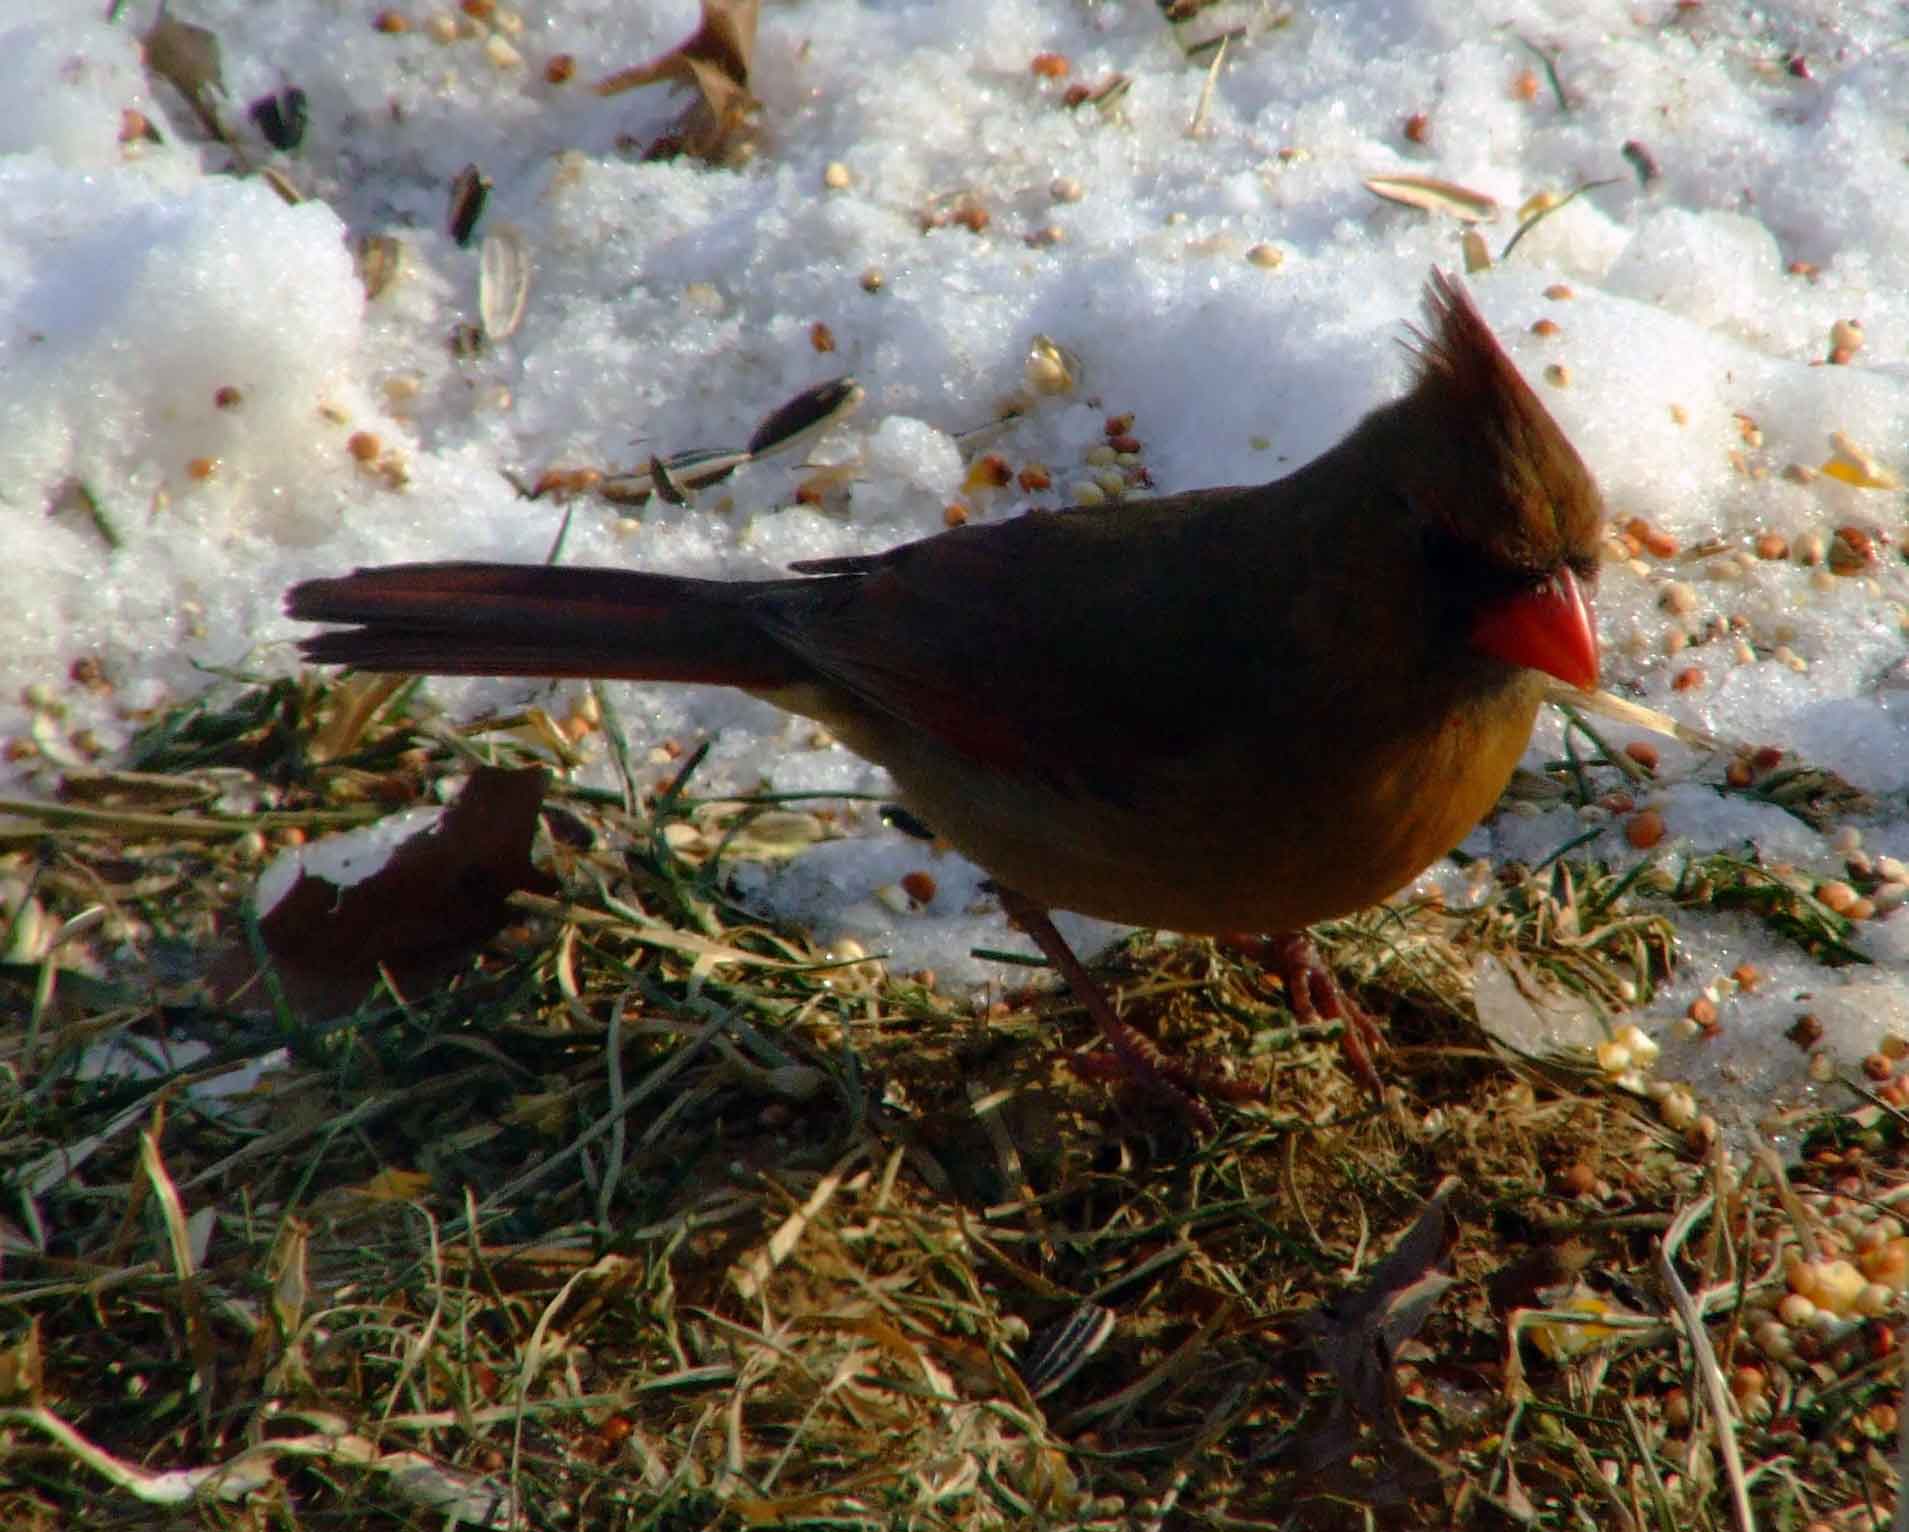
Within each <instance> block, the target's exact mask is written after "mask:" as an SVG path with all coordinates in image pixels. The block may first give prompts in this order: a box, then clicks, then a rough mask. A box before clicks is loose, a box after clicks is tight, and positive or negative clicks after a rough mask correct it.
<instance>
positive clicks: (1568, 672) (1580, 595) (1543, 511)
mask: <svg viewBox="0 0 1909 1532" xmlns="http://www.w3.org/2000/svg"><path fill="white" fill-rule="evenodd" d="M1425 311H1426V318H1427V321H1428V324H1427V328H1426V329H1425V330H1424V331H1423V332H1415V334H1414V337H1413V340H1412V343H1411V346H1412V351H1413V353H1414V356H1415V357H1416V360H1417V363H1418V376H1417V380H1416V383H1415V385H1414V387H1413V389H1412V392H1411V393H1410V394H1408V395H1407V396H1406V398H1405V399H1404V400H1402V401H1401V402H1400V412H1401V419H1402V421H1403V422H1404V425H1405V428H1406V431H1407V433H1408V434H1407V443H1408V449H1407V452H1406V458H1407V461H1406V464H1405V465H1404V469H1403V473H1404V482H1403V484H1402V486H1401V487H1402V489H1403V492H1404V493H1405V495H1406V498H1407V499H1408V500H1409V501H1410V503H1411V506H1412V509H1413V512H1414V515H1415V517H1416V518H1417V519H1418V520H1419V521H1420V523H1421V525H1422V528H1423V536H1424V539H1425V552H1426V556H1427V558H1428V560H1429V562H1430V563H1431V565H1432V567H1433V570H1434V572H1435V573H1436V575H1437V577H1438V584H1439V587H1440V589H1441V591H1442V592H1443V593H1444V596H1445V598H1446V603H1447V610H1448V611H1450V612H1452V613H1453V614H1454V621H1456V622H1459V623H1461V624H1462V625H1463V627H1464V631H1465V636H1466V638H1467V640H1468V641H1469V643H1470V645H1471V647H1472V648H1473V649H1474V650H1476V651H1477V652H1478V653H1480V654H1481V655H1483V656H1486V657H1487V658H1488V659H1491V660H1496V661H1500V662H1502V663H1503V664H1506V665H1509V666H1514V667H1522V668H1527V669H1531V670H1539V671H1543V672H1545V673H1546V674H1548V675H1552V676H1555V677H1557V678H1558V679H1559V680H1560V681H1564V682H1566V683H1567V684H1569V685H1571V686H1577V687H1581V688H1583V689H1585V690H1590V689H1592V688H1594V687H1595V686H1596V685H1597V683H1598V645H1597V629H1596V624H1595V620H1594V618H1593V615H1592V611H1591V606H1590V597H1591V593H1592V591H1593V589H1594V588H1595V586H1596V583H1597V571H1598V543H1599V536H1600V528H1601V526H1602V523H1603V520H1604V505H1603V500H1602V499H1601V497H1600V496H1599V494H1598V490H1597V485H1596V483H1595V482H1594V481H1593V479H1592V478H1591V474H1590V470H1589V469H1587V468H1586V467H1585V466H1584V462H1583V460H1582V459H1581V458H1579V456H1578V454H1577V451H1576V449H1575V448H1573V447H1572V445H1571V443H1570V442H1569V441H1568V440H1567V439H1566V437H1565V435H1564V432H1563V431H1561V430H1560V429H1559V428H1558V424H1557V422H1556V421H1555V420H1553V419H1552V418H1551V415H1550V412H1549V411H1547V410H1546V409H1545V407H1544V405H1543V404H1542V403H1541V402H1540V401H1539V399H1538V396H1537V395H1536V394H1535V393H1533V392H1532V390H1531V387H1530V385H1529V384H1527V383H1526V382H1525V380H1524V379H1523V378H1522V377H1521V376H1520V375H1519V373H1518V369H1517V368H1516V367H1514V366H1513V365H1512V363H1511V358H1510V357H1508V356H1506V355H1505V353H1504V350H1503V348H1501V347H1500V346H1499V344H1498V341H1497V339H1496V337H1494V336H1493V335H1492V333H1491V328H1490V326H1488V325H1487V324H1486V323H1485V320H1484V317H1483V316H1482V315H1481V314H1480V313H1479V312H1478V310H1477V308H1476V307H1475V306H1474V305H1473V303H1472V301H1471V297H1470V295H1469V294H1467V293H1466V291H1465V289H1464V287H1463V286H1462V285H1460V283H1459V282H1457V281H1456V280H1455V279H1454V278H1452V277H1449V276H1447V275H1446V274H1445V273H1444V272H1441V271H1436V270H1435V271H1434V272H1433V273H1432V277H1431V281H1430V282H1429V283H1428V284H1427V286H1426V292H1425Z"/></svg>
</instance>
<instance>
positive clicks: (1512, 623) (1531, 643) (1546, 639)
mask: <svg viewBox="0 0 1909 1532" xmlns="http://www.w3.org/2000/svg"><path fill="white" fill-rule="evenodd" d="M1472 643H1473V644H1474V645H1475V646H1476V647H1478V648H1479V649H1481V650H1483V651H1484V652H1485V653H1486V654H1489V655H1490V656H1492V658H1494V659H1499V660H1503V661H1504V662H1505V663H1506V664H1507V665H1521V666H1523V667H1524V668H1526V669H1527V670H1542V671H1543V672H1544V673H1545V674H1546V675H1550V676H1556V677H1557V678H1558V679H1559V680H1560V681H1563V682H1564V683H1566V684H1567V685H1569V686H1576V687H1579V688H1581V689H1582V690H1584V691H1587V692H1588V691H1592V690H1594V689H1595V688H1596V686H1597V674H1598V667H1597V629H1596V627H1595V626H1594V625H1593V623H1592V621H1591V608H1590V607H1589V606H1588V605H1587V604H1586V602H1585V600H1584V591H1583V590H1582V588H1580V586H1579V585H1578V582H1577V579H1576V577H1575V576H1573V575H1572V573H1571V571H1570V570H1568V569H1561V570H1559V571H1558V574H1557V577H1556V578H1555V579H1552V580H1550V581H1549V582H1547V583H1546V584H1545V585H1543V586H1541V587H1539V588H1538V589H1537V590H1533V591H1524V592H1522V593H1520V594H1518V595H1516V596H1507V597H1505V598H1504V599H1503V600H1500V601H1494V602H1493V603H1492V604H1491V605H1490V606H1488V607H1486V608H1485V609H1484V610H1483V611H1482V612H1480V613H1479V614H1478V618H1477V620H1476V621H1475V622H1474V623H1473V624H1472Z"/></svg>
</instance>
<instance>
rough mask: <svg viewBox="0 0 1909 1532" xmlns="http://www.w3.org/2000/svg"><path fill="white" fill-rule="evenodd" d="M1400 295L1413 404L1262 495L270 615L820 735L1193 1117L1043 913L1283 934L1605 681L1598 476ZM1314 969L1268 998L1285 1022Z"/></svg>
mask: <svg viewBox="0 0 1909 1532" xmlns="http://www.w3.org/2000/svg"><path fill="white" fill-rule="evenodd" d="M1425 308H1426V315H1427V318H1428V321H1429V324H1428V327H1427V329H1426V331H1425V332H1423V333H1415V334H1414V336H1413V339H1412V341H1411V343H1410V346H1411V349H1412V351H1413V353H1414V356H1415V360H1416V375H1415V377H1414V380H1413V383H1412V387H1411V389H1410V391H1409V392H1408V393H1406V394H1405V395H1404V397H1403V398H1400V399H1397V400H1395V401H1394V402H1392V403H1390V404H1387V405H1384V406H1382V407H1381V408H1379V409H1376V410H1374V411H1373V412H1372V413H1371V414H1370V415H1368V416H1366V418H1365V419H1364V420H1363V421H1361V422H1360V423H1359V425H1358V426H1357V427H1356V428H1355V429H1354V430H1353V431H1352V433H1351V434H1350V435H1349V436H1347V437H1346V438H1345V439H1344V440H1343V441H1341V442H1340V443H1339V444H1338V445H1337V446H1335V447H1333V448H1332V449H1331V450H1330V451H1328V452H1326V453H1325V454H1324V455H1323V456H1321V457H1319V458H1317V459H1315V460H1314V461H1313V462H1311V463H1309V464H1307V465H1306V466H1305V467H1303V468H1301V469H1299V470H1298V471H1297V472H1295V473H1292V474H1289V475H1288V476H1287V477H1285V478H1283V479H1277V480H1275V481H1274V482H1272V483H1270V484H1262V485H1256V486H1250V487H1233V488H1221V489H1202V490H1194V491H1192V492H1190V493H1186V494H1179V495H1170V496H1166V497H1164V498H1161V499H1155V500H1148V501H1141V502H1129V503H1125V504H1118V505H1112V506H1108V507H1105V508H1103V509H1096V510H1071V511H1033V512H1030V513H1028V514H1026V515H1024V516H1021V517H1018V518H1016V519H1014V520H1011V521H1005V522H999V523H992V524H986V525H983V524H971V525H967V526H963V527H958V528H956V529H955V530H953V531H949V532H943V533H941V534H940V535H938V536H935V537H929V538H924V539H922V540H921V541H919V542H913V543H906V544H903V545H902V546H900V547H897V548H891V549H889V550H888V551H887V552H886V553H878V554H871V555H867V556H858V557H852V558H839V559H819V560H814V561H811V562H809V563H804V564H797V565H796V566H794V567H795V568H796V569H797V570H798V571H800V575H799V577H798V578H794V579H778V580H759V581H720V580H697V579H688V578H684V577H682V576H677V575H663V574H645V573H640V572H637V571H634V570H624V569H586V568H561V567H551V566H541V565H514V564H475V563H445V564H399V565H392V566H389V567H386V568H380V569H361V570H359V571H357V572H356V573H354V574H350V575H346V576H344V577H343V578H340V579H327V580H310V581H307V582H305V583H304V584H301V585H298V586H295V587H294V588H293V589H292V591H291V592H290V596H289V600H288V610H289V611H290V614H291V615H292V616H293V617H295V618H301V619H305V620H308V621H314V622H336V623H350V624H354V625H355V626H353V627H351V628H349V629H347V630H344V631H337V632H329V633H322V634H319V635H318V636H316V637H313V638H309V639H306V640H305V641H304V643H303V649H304V652H305V653H306V654H307V655H308V656H309V657H310V658H312V659H314V660H317V661H321V662H325V663H334V664H349V665H356V666H361V667H364V668H367V669H373V670H384V671H401V672H414V673H426V674H437V675H492V676H495V675H533V676H599V677H616V678H623V679H629V680H640V681H703V682H720V683H723V684H726V685H730V686H739V687H742V688H744V689H745V690H747V691H750V692H752V693H755V694H756V695H758V696H762V697H766V698H768V699H769V700H771V701H773V702H775V703H777V704H779V705H780V706H782V707H785V708H789V709H791V710H793V711H795V712H798V713H803V714H806V715H807V716H809V717H811V718H815V719H819V720H820V721H821V722H822V723H824V724H826V725H827V726H828V727H829V728H830V729H831V730H832V731H834V733H835V734H836V735H837V736H838V737H839V738H841V739H842V740H843V741H844V743H846V744H847V745H848V746H849V747H850V748H851V749H853V750H855V751H857V752H858V753H860V754H862V755H864V756H867V757H868V758H869V759H870V760H873V761H877V762H879V763H880V764H881V765H883V766H885V767H887V768H888V770H889V772H890V773H891V774H892V775H893V776H894V779H895V781H896V783H897V784H898V786H899V787H900V790H901V795H902V798H903V801H904V802H905V803H906V805H907V806H908V807H909V808H910V809H911V810H912V811H913V812H915V813H916V814H918V815H920V816H921V817H922V818H923V819H925V820H926V821H927V822H928V823H929V824H930V825H932V826H934V827H935V828H936V829H937V830H938V831H940V832H941V833H942V834H943V835H945V836H947V838H948V839H949V840H950V841H952V842H953V843H954V845H955V846H957V847H958V848H959V849H960V850H962V851H963V852H965V853H966V854H967V855H968V856H970V857H972V858H973V859H974V860H975V861H976V862H978V863H979V864H980V865H981V866H982V867H984V868H986V869H987V870H988V872H989V873H991V874H992V875H993V877H994V879H995V881H996V884H997V886H998V888H999V889H1000V891H1001V896H1002V902H1003V906H1004V907H1005V908H1006V910H1007V911H1008V913H1009V914H1010V916H1012V917H1013V918H1015V919H1016V920H1017V922H1018V923H1020V924H1021V925H1022V926H1023V927H1024V928H1026V929H1027V930H1028V932H1029V934H1030V935H1031V936H1033V937H1034V939H1035V940H1036V942H1037V943H1038V944H1039V945H1040V946H1041V947H1042V949H1043V950H1044V951H1045V952H1046V953H1047V955H1048V956H1049V958H1050V960H1052V961H1053V962H1054V963H1055V965H1056V966H1057V967H1058V968H1059V969H1060V970H1061V972H1062V973H1063V975H1064V976H1065V977H1066V978H1067V980H1068V982H1069V984H1070V986H1071V987H1072V988H1073V989H1074V990H1075V992H1076V995H1077V997H1078V998H1079V999H1080V1001H1081V1002H1082V1004H1084V1005H1085V1006H1086V1007H1087V1008H1088V1010H1089V1011H1090V1013H1091V1014H1093V1015H1094V1016H1095V1018H1096V1019H1097V1020H1098V1021H1099V1023H1100V1026H1101V1028H1102V1031H1103V1032H1104V1033H1105V1034H1106V1036H1107V1037H1108V1039H1109V1041H1110V1043H1111V1044H1112V1045H1113V1047H1114V1049H1115V1052H1116V1054H1117V1056H1118V1057H1119V1058H1120V1059H1121V1061H1122V1062H1123V1063H1124V1064H1125V1066H1126V1068H1127V1069H1128V1070H1129V1071H1130V1072H1131V1073H1133V1074H1134V1075H1135V1076H1137V1077H1138V1078H1139V1079H1141V1080H1142V1081H1144V1082H1146V1083H1148V1084H1150V1085H1151V1086H1153V1087H1154V1088H1156V1089H1158V1090H1161V1091H1163V1092H1165V1093H1167V1094H1168V1095H1170V1096H1172V1097H1173V1098H1174V1099H1175V1100H1176V1101H1178V1102H1179V1104H1180V1105H1182V1106H1183V1107H1184V1108H1185V1109H1186V1110H1188V1111H1189V1112H1190V1113H1192V1115H1193V1116H1194V1117H1195V1118H1196V1120H1198V1121H1201V1122H1206V1121H1208V1120H1209V1119H1208V1117H1207V1115H1206V1112H1205V1108H1204V1107H1203V1106H1200V1105H1198V1104H1197V1103H1193V1102H1191V1101H1190V1100H1189V1099H1188V1098H1187V1097H1186V1096H1185V1095H1184V1094H1183V1093H1182V1091H1181V1089H1180V1084H1178V1083H1175V1082H1176V1081H1179V1082H1181V1083H1183V1082H1184V1076H1182V1075H1181V1074H1179V1073H1178V1072H1176V1071H1174V1070H1172V1069H1170V1068H1166V1067H1164V1064H1163V1061H1162V1060H1161V1059H1160V1057H1159V1055H1158V1054H1157V1053H1155V1052H1154V1051H1153V1050H1152V1048H1151V1047H1150V1046H1149V1045H1147V1044H1145V1043H1144V1042H1143V1041H1142V1040H1141V1039H1140V1038H1139V1037H1138V1034H1136V1033H1134V1032H1133V1031H1132V1029H1131V1028H1129V1027H1127V1026H1126V1025H1125V1024H1124V1023H1122V1022H1120V1021H1119V1020H1118V1019H1117V1018H1116V1017H1115V1015H1114V1013H1113V1010H1112V1007H1111V1006H1110V1005H1109V1004H1108V1003H1107V1000H1106V997H1105V996H1104V995H1103V994H1102V993H1101V992H1100V990H1099V988H1098V987H1097V986H1095V985H1094V984H1093V982H1092V981H1091V979H1089V977H1088V975H1087V973H1086V971H1085V970H1084V969H1083V968H1082V967H1081V965H1080V963H1079V962H1078V960H1077V959H1075V957H1074V955H1073V954H1072V953H1071V952H1070V951H1069V950H1068V949H1067V947H1066V945H1065V943H1063V942H1062V940H1061V938H1060V935H1059V933H1058V932H1056V931H1055V929H1054V927H1053V924H1052V922H1051V921H1050V920H1049V919H1048V918H1047V914H1046V911H1047V910H1048V909H1049V908H1051V907H1060V908H1064V909H1070V910H1077V911H1080V912H1081V913H1083V914H1088V915H1097V916H1100V917H1102V918H1103V919H1107V920H1114V921H1121V922H1125V923H1128V924H1133V925H1144V926H1163V927H1168V928H1171V929H1174V930H1180V931H1189V932H1206V933H1227V932H1236V931H1259V932H1300V931H1303V929H1304V928H1305V927H1306V926H1308V925H1310V924H1312V923H1313V922H1315V921H1318V920H1323V919H1327V918H1329V917H1332V916H1336V915H1343V914H1346V913H1348V912H1350V911H1353V910H1356V909H1359V908H1361V907H1363V906H1365V905H1369V904H1372V903H1374V902H1376V901H1377V900H1380V899H1382V898H1384V897H1385V896H1386V895H1388V894H1390V893H1392V892H1393V891H1394V890H1396V889H1398V888H1399V887H1401V886H1402V885H1404V884H1405V883H1407V882H1409V881H1410V880H1411V879H1412V878H1413V877H1415V876H1416V875H1417V874H1418V873H1419V872H1420V871H1421V870H1422V869H1423V868H1424V867H1426V866H1427V865H1428V864H1429V863H1430V862H1432V861H1433V860H1434V859H1435V858H1437V857H1439V856H1441V855H1443V854H1444V853H1445V852H1447V851H1449V850H1450V849H1451V848H1452V846H1453V845H1455V844H1456V843H1457V842H1458V841H1459V840H1460V839H1462V838H1463V837H1464V836H1465V835H1466V834H1467V833H1468V832H1469V831H1470V830H1471V828H1472V826H1473V825H1474V824H1476V823H1477V821H1478V820H1479V818H1480V817H1481V816H1482V815H1483V814H1484V813H1485V812H1486V811H1487V810H1488V809H1489V808H1490V807H1491V806H1492V804H1493V803H1494V802H1495V801H1496V799H1497V797H1498V795H1499V793H1500V792H1501V791H1502V790H1503V788H1504V785H1505V783H1506V781H1507V780H1508V778H1509V777H1510V774H1511V770H1512V767H1513V765H1514V764H1515V763H1516V762H1517V760H1518V758H1519V756H1520V755H1522V754H1523V752H1524V749H1525V745H1526V742H1527V740H1528V739H1529V737H1530V734H1531V726H1532V722H1533V720H1534V718H1535V717H1536V715H1537V710H1538V704H1539V702H1540V700H1541V699H1542V697H1543V695H1544V692H1545V688H1546V685H1547V681H1546V678H1547V677H1556V678H1558V679H1559V680H1562V681H1565V682H1567V683H1569V684H1570V685H1573V686H1578V687H1584V688H1587V689H1588V688H1590V687H1593V686H1595V685H1596V684H1597V679H1598V649H1597V638H1596V634H1595V632H1594V629H1593V623H1592V618H1591V613H1590V609H1589V607H1588V605H1587V602H1586V593H1587V591H1588V590H1589V588H1590V587H1591V585H1592V584H1593V582H1594V581H1595V579H1596V576H1597V553H1598V537H1599V523H1600V521H1601V519H1602V507H1601V504H1600V501H1599V497H1598V491H1597V487H1596V485H1595V484H1594V483H1593V481H1592V478H1591V475H1590V473H1589V472H1588V470H1587V469H1586V468H1585V466H1584V464H1583V462H1582V461H1580V459H1579V457H1578V455H1577V453H1576V452H1575V451H1574V450H1573V449H1572V446H1571V444H1570V442H1568V441H1567V440H1566V439H1565V437H1564V433H1563V432H1562V431H1560V430H1559V429H1558V426H1557V424H1556V422H1554V421H1553V420H1552V418H1551V416H1550V415H1549V414H1548V413H1547V412H1546V410H1545V408H1544V406H1543V405H1542V404H1541V403H1539V401H1538V398H1537V396H1536V395H1535V394H1534V393H1533V392H1532V391H1531V389H1530V388H1529V387H1528V386H1527V385H1526V383H1525V381H1524V380H1523V378H1521V377H1520V376H1519V375H1518V372H1517V369H1516V368H1514V367H1513V366H1512V364H1511V361H1510V359H1509V358H1508V357H1507V356H1506V355H1505V353H1504V352H1503V351H1502V350H1501V349H1500V348H1499V346H1498V343H1497V341H1496V340H1495V339H1494V338H1493V336H1492V333H1491V331H1490V329H1489V328H1488V327H1487V326H1486V324H1485V321H1484V319H1483V318H1482V317H1481V316H1480V314H1479V312H1478V310H1477V309H1476V308H1475V307H1474V306H1473V304H1472V302H1471V299H1470V297H1469V296H1468V295H1467V294H1466V292H1465V290H1464V288H1463V287H1462V286H1461V285H1460V284H1459V283H1458V282H1456V281H1455V280H1453V279H1452V278H1450V277H1447V276H1446V275H1444V274H1443V273H1442V272H1438V271H1434V272H1433V273H1432V277H1431V281H1430V283H1429V284H1428V286H1427V289H1426V296H1425ZM1285 950H1287V951H1288V952H1291V951H1295V950H1299V949H1296V948H1293V947H1291V946H1288V947H1287V948H1286V949H1285ZM1315 968H1316V965H1315ZM1319 978H1320V975H1319V974H1318V973H1317V972H1314V973H1309V974H1305V975H1304V978H1303V981H1302V982H1299V983H1297V984H1294V983H1293V982H1292V981H1291V979H1290V978H1289V988H1290V992H1291V994H1292V996H1293V999H1294V1001H1295V1004H1296V1007H1297V1008H1301V1009H1302V1010H1303V1009H1304V1008H1306V1007H1308V1006H1310V1005H1312V1004H1314V1003H1315V1002H1316V1001H1317V999H1318V998H1319V997H1321V996H1322V995H1324V996H1330V994H1331V988H1330V985H1329V984H1327V985H1321V984H1320V983H1319Z"/></svg>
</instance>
